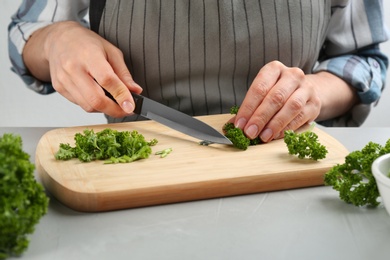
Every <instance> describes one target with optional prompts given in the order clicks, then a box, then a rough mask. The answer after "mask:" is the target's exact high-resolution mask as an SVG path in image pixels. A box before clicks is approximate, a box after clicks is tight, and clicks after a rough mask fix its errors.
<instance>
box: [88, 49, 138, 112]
mask: <svg viewBox="0 0 390 260" xmlns="http://www.w3.org/2000/svg"><path fill="white" fill-rule="evenodd" d="M107 55H108V57H110V53H108V54H107ZM116 55H117V54H116ZM100 60H103V59H100ZM89 73H90V74H91V76H92V77H93V78H95V79H96V81H97V82H98V84H99V85H100V86H101V87H103V88H104V89H106V90H107V91H108V92H109V93H110V94H111V96H112V97H113V98H114V99H115V100H116V102H117V103H118V104H119V106H120V107H121V108H122V109H123V111H125V112H126V113H127V114H130V113H132V112H133V111H134V107H135V105H134V100H133V97H132V96H131V93H130V91H129V89H128V87H127V86H126V85H125V84H124V83H123V82H122V81H121V80H120V78H119V77H118V75H116V73H115V72H114V70H113V68H112V67H111V64H110V63H108V62H107V61H106V60H104V62H100V63H98V64H96V65H94V66H92V67H91V68H89Z"/></svg>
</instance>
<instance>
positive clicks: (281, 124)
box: [233, 61, 322, 142]
mask: <svg viewBox="0 0 390 260" xmlns="http://www.w3.org/2000/svg"><path fill="white" fill-rule="evenodd" d="M321 106H322V102H321V99H320V96H319V93H318V91H317V88H316V87H315V86H313V81H312V80H308V78H307V76H306V75H305V74H304V72H303V71H302V70H301V69H299V68H290V67H286V66H285V65H283V64H282V63H280V62H278V61H273V62H270V63H268V64H266V65H265V66H264V67H263V68H262V69H261V70H260V72H259V73H258V74H257V76H256V78H255V79H254V81H253V83H252V85H251V86H250V88H249V90H248V92H247V94H246V96H245V99H244V101H243V103H242V104H241V106H240V109H239V111H238V113H237V116H236V117H235V118H234V119H233V120H234V124H235V126H236V127H239V128H241V129H243V130H244V133H245V134H246V136H248V137H249V138H250V139H253V138H256V137H257V136H259V137H260V138H261V140H262V141H263V142H269V141H271V140H273V139H277V138H281V137H283V134H284V131H285V130H287V129H292V130H296V129H297V128H299V127H300V126H302V125H303V124H305V123H308V122H311V121H313V120H315V119H316V118H317V117H318V115H319V114H320V111H321Z"/></svg>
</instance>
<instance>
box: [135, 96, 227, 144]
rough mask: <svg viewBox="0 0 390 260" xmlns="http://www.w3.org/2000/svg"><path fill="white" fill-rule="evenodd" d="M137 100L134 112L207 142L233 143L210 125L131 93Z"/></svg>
mask: <svg viewBox="0 0 390 260" xmlns="http://www.w3.org/2000/svg"><path fill="white" fill-rule="evenodd" d="M131 94H132V96H133V98H134V101H135V110H134V113H136V114H138V115H141V116H143V117H146V118H148V119H151V120H154V121H156V122H158V123H160V124H163V125H165V126H168V127H170V128H172V129H174V130H177V131H179V132H182V133H184V134H186V135H189V136H192V137H195V138H197V139H200V140H201V141H203V142H205V143H206V144H209V143H218V144H227V145H232V142H231V141H230V140H229V139H228V138H227V137H226V136H224V135H223V134H221V133H220V132H218V131H217V130H215V129H214V128H213V127H211V126H210V125H208V124H206V123H204V122H202V121H200V120H198V119H196V118H194V117H192V116H189V115H187V114H185V113H182V112H180V111H178V110H175V109H173V108H171V107H168V106H165V105H163V104H161V103H158V102H156V101H154V100H152V99H149V98H146V97H144V96H142V95H138V94H135V93H131Z"/></svg>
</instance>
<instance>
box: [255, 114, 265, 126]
mask: <svg viewBox="0 0 390 260" xmlns="http://www.w3.org/2000/svg"><path fill="white" fill-rule="evenodd" d="M268 120H269V118H268V116H267V115H266V113H261V114H258V115H256V116H254V118H253V121H254V122H255V123H256V124H257V125H258V126H261V127H260V128H262V126H265V125H266V124H267V123H268Z"/></svg>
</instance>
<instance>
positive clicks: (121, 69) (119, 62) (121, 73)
mask: <svg viewBox="0 0 390 260" xmlns="http://www.w3.org/2000/svg"><path fill="white" fill-rule="evenodd" d="M116 56H117V57H116ZM108 62H109V63H110V65H111V67H112V69H113V71H114V73H115V74H116V75H118V77H119V79H120V80H121V81H122V82H123V83H124V84H125V85H126V86H127V88H128V89H129V90H130V91H131V92H135V93H137V94H140V93H141V92H142V87H141V86H139V85H138V84H137V83H136V82H135V81H134V80H133V77H132V76H131V74H130V71H129V69H128V68H127V66H126V63H125V62H124V59H123V54H122V52H117V51H114V52H113V54H112V55H111V56H109V57H108Z"/></svg>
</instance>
